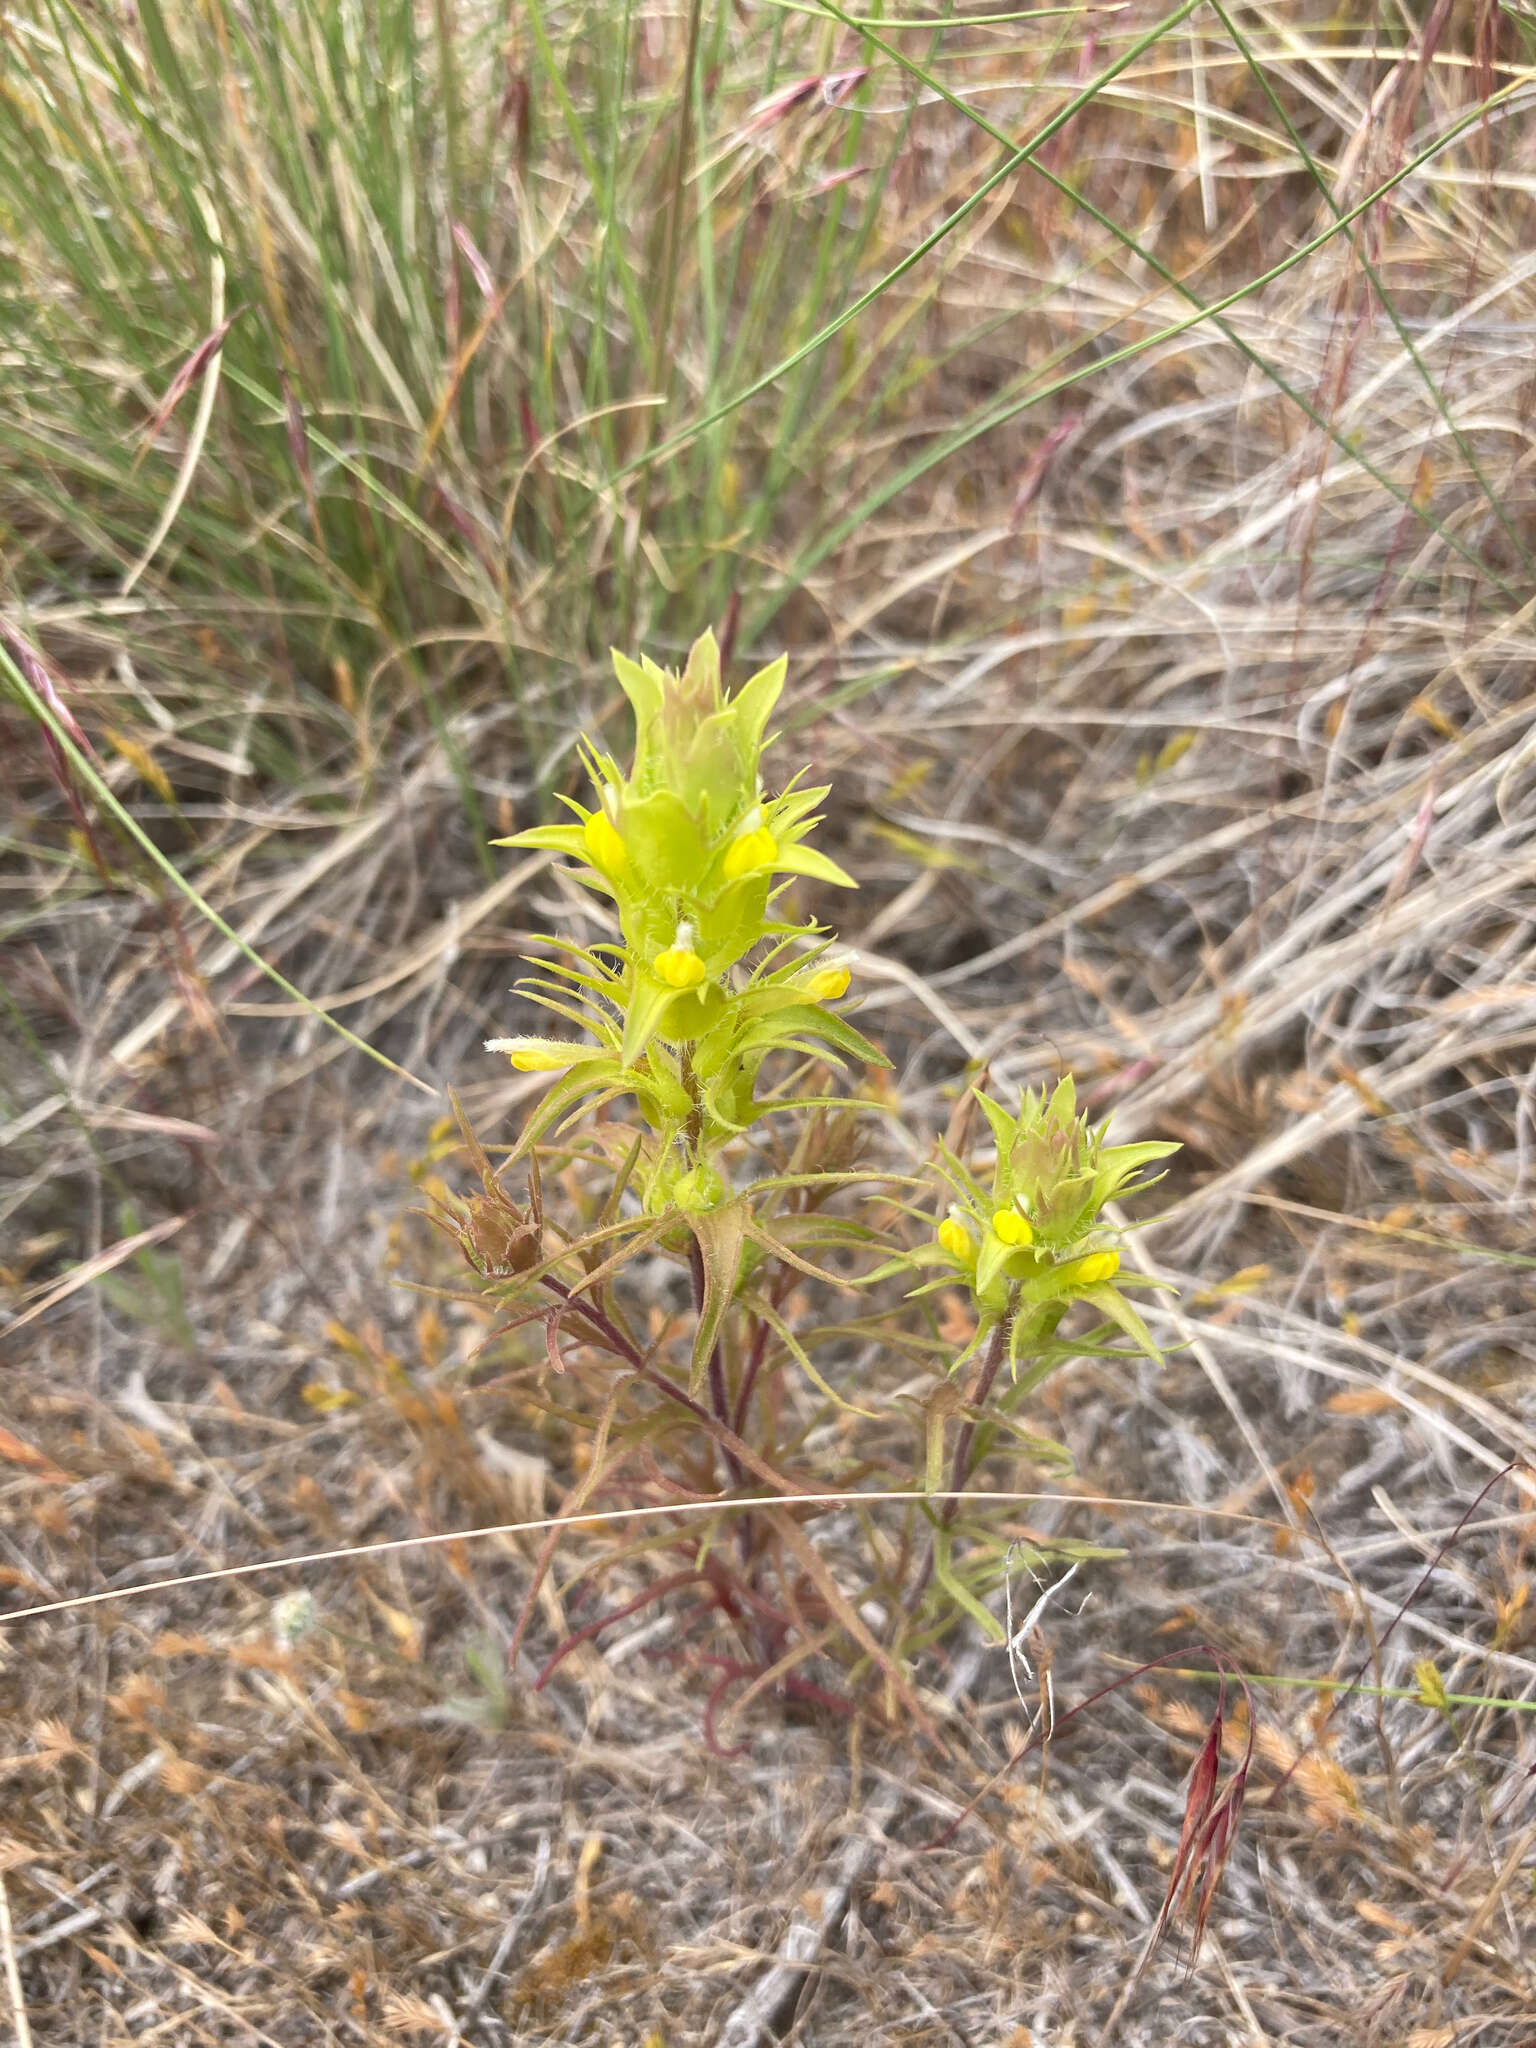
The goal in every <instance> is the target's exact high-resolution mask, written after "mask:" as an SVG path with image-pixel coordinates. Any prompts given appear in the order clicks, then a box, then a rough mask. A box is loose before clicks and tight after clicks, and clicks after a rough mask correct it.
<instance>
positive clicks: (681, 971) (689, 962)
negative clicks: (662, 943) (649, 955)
mask: <svg viewBox="0 0 1536 2048" xmlns="http://www.w3.org/2000/svg"><path fill="white" fill-rule="evenodd" d="M651 971H652V973H653V974H654V975H655V976H656V979H657V980H658V981H664V982H665V983H666V984H667V987H668V988H679V989H682V988H697V987H698V985H699V983H700V982H701V981H703V980H704V979H705V978H706V976H707V973H708V969H707V968H706V967H705V965H704V962H703V961H702V960H701V959H700V958H699V956H698V954H697V953H695V952H694V950H693V948H692V947H691V946H668V948H667V950H666V951H665V953H658V954H657V955H656V958H655V959H654V960H653V961H652V962H651Z"/></svg>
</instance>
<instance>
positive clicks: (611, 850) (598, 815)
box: [581, 811, 629, 875]
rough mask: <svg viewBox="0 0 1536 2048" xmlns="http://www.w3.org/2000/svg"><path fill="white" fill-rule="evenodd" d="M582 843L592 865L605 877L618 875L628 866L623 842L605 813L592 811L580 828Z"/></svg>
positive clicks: (627, 857)
mask: <svg viewBox="0 0 1536 2048" xmlns="http://www.w3.org/2000/svg"><path fill="white" fill-rule="evenodd" d="M581 837H582V843H583V844H584V845H585V847H586V849H587V852H588V854H589V855H590V856H591V859H592V865H593V866H594V867H595V868H598V869H600V870H601V871H602V873H603V874H605V875H619V874H622V873H623V872H624V869H625V868H626V867H627V866H628V865H629V855H628V853H627V852H626V851H625V847H624V841H623V840H622V839H621V838H620V837H619V834H618V831H617V830H616V828H615V826H614V823H613V820H612V819H611V818H610V817H609V816H608V813H607V812H606V811H594V812H593V813H592V815H591V817H590V818H588V820H587V822H586V823H585V824H584V825H583V826H582V828H581Z"/></svg>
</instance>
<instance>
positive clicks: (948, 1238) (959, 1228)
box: [934, 1216, 974, 1259]
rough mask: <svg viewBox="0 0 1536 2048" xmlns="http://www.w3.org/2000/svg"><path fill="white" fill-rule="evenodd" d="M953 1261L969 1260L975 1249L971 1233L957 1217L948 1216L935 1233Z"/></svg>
mask: <svg viewBox="0 0 1536 2048" xmlns="http://www.w3.org/2000/svg"><path fill="white" fill-rule="evenodd" d="M934 1234H935V1236H936V1237H937V1238H938V1240H939V1243H940V1244H941V1245H942V1246H943V1247H944V1249H945V1251H947V1252H948V1253H949V1256H950V1257H951V1258H952V1259H969V1258H970V1256H971V1253H972V1251H973V1249H974V1247H973V1246H972V1243H971V1233H970V1232H969V1231H968V1230H967V1229H966V1227H965V1225H964V1224H963V1223H962V1222H961V1221H960V1219H959V1217H957V1216H946V1217H945V1218H944V1221H943V1222H942V1223H941V1224H940V1225H939V1227H938V1230H937V1231H936V1232H935V1233H934Z"/></svg>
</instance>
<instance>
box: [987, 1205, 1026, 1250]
mask: <svg viewBox="0 0 1536 2048" xmlns="http://www.w3.org/2000/svg"><path fill="white" fill-rule="evenodd" d="M992 1228H993V1230H994V1231H995V1232H996V1234H997V1235H998V1236H999V1237H1000V1238H1001V1239H1002V1241H1003V1243H1004V1244H1033V1243H1034V1241H1035V1233H1034V1230H1033V1228H1032V1226H1031V1224H1030V1221H1029V1218H1028V1217H1027V1216H1021V1215H1020V1214H1019V1212H1018V1210H1017V1209H999V1210H998V1212H997V1214H996V1215H995V1216H994V1217H993V1218H992Z"/></svg>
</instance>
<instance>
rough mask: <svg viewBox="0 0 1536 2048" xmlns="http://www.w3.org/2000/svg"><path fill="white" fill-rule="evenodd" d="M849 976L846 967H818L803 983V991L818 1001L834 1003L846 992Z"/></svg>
mask: <svg viewBox="0 0 1536 2048" xmlns="http://www.w3.org/2000/svg"><path fill="white" fill-rule="evenodd" d="M850 978H851V977H850V976H849V973H848V970H847V968H846V967H818V968H817V970H816V972H815V973H814V974H813V975H812V976H811V978H810V980H809V981H808V982H807V983H806V984H805V992H806V994H807V995H808V996H810V997H812V998H813V999H814V1000H815V1001H816V1002H818V1003H835V1002H836V1001H837V999H838V997H839V996H845V995H847V993H848V983H849V980H850Z"/></svg>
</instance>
